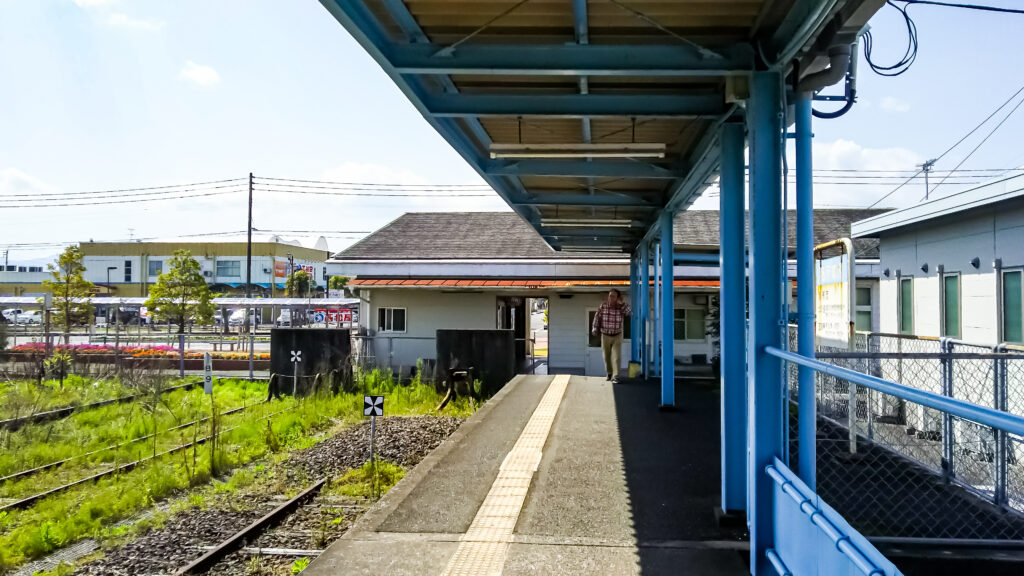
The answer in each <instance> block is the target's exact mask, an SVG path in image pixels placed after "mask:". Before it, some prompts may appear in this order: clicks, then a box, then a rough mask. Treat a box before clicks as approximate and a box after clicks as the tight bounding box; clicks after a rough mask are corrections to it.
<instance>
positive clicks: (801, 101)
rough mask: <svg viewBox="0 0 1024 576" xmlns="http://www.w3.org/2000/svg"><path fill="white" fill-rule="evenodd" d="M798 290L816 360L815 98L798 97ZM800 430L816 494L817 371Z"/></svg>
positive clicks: (804, 469) (808, 350) (809, 352)
mask: <svg viewBox="0 0 1024 576" xmlns="http://www.w3.org/2000/svg"><path fill="white" fill-rule="evenodd" d="M795 108H796V250H797V252H796V277H797V283H796V287H797V288H796V289H797V313H798V316H797V352H799V353H800V355H801V356H805V357H807V358H814V188H813V183H812V178H811V169H812V163H813V154H812V151H811V138H812V134H811V95H810V94H806V93H805V94H797V96H796V106H795ZM798 374H799V376H798V378H799V380H798V385H799V392H798V394H799V402H800V411H799V429H798V431H797V440H798V446H799V449H798V453H799V460H800V462H799V465H798V467H797V471H798V473H799V476H800V479H801V480H803V481H804V483H805V484H807V487H808V488H810V489H811V490H812V491H817V487H816V474H817V472H816V462H815V458H816V456H817V447H816V445H815V444H816V438H815V437H816V433H817V409H816V408H817V407H816V406H815V400H814V396H815V394H814V371H813V370H811V369H810V368H807V367H806V366H801V367H800V370H799V373H798Z"/></svg>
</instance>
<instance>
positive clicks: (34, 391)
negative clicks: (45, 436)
mask: <svg viewBox="0 0 1024 576" xmlns="http://www.w3.org/2000/svg"><path fill="white" fill-rule="evenodd" d="M127 394H130V392H128V391H127V390H126V389H125V387H124V386H123V385H121V383H120V382H118V381H116V380H106V379H100V380H96V379H91V378H86V377H83V376H74V375H72V376H68V377H67V378H65V379H64V385H63V386H61V385H60V381H58V380H44V381H43V383H42V384H37V383H36V382H35V381H34V380H31V381H30V380H15V381H12V380H2V381H0V420H6V419H8V418H21V417H24V416H28V415H30V414H33V413H36V412H45V411H47V410H53V409H56V408H63V407H65V406H80V405H82V404H89V403H91V402H99V401H100V400H108V399H110V398H118V397H121V396H125V395H127Z"/></svg>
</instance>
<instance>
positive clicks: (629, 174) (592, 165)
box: [485, 160, 686, 179]
mask: <svg viewBox="0 0 1024 576" xmlns="http://www.w3.org/2000/svg"><path fill="white" fill-rule="evenodd" d="M485 172H486V174H488V175H490V176H564V177H567V178H573V177H577V178H585V177H587V176H593V177H595V178H661V179H672V178H679V177H681V176H683V175H684V174H686V171H685V169H684V168H682V167H678V166H677V167H675V168H665V167H662V166H658V165H655V164H647V163H643V162H630V161H619V160H605V161H602V162H587V161H585V160H520V161H516V162H510V161H507V160H494V161H492V162H489V163H488V164H487V165H486V166H485Z"/></svg>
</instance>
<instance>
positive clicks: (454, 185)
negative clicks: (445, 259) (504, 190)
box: [253, 176, 491, 189]
mask: <svg viewBox="0 0 1024 576" xmlns="http://www.w3.org/2000/svg"><path fill="white" fill-rule="evenodd" d="M253 179H254V180H273V181H275V182H301V183H304V184H336V185H339V186H383V187H385V188H486V189H490V188H491V187H490V186H488V185H487V184H386V183H377V182H337V181H332V180H302V179H299V178H272V177H270V176H254V177H253Z"/></svg>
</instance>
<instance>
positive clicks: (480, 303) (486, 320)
mask: <svg viewBox="0 0 1024 576" xmlns="http://www.w3.org/2000/svg"><path fill="white" fill-rule="evenodd" d="M360 298H361V300H362V301H361V302H360V306H359V324H360V327H361V328H364V329H366V331H367V332H368V333H369V334H370V335H371V336H374V338H373V340H372V342H373V344H372V348H371V350H372V354H373V355H374V356H375V359H376V365H378V366H391V367H392V368H393V369H395V370H398V369H399V368H401V367H408V366H415V365H416V361H417V360H419V359H421V358H423V359H427V358H434V356H435V355H436V351H437V344H436V342H435V336H436V334H437V330H438V329H451V328H458V329H466V330H493V329H495V328H496V327H497V321H498V320H497V319H498V304H497V295H495V293H493V292H489V293H488V292H477V293H468V292H441V291H440V290H431V289H422V288H419V289H416V288H412V289H377V288H375V289H372V290H369V289H363V290H361V291H360ZM367 299H368V300H369V301H368V302H367V301H366V300H367ZM382 307H391V308H405V309H406V330H405V332H404V333H386V332H377V310H378V309H380V308H382Z"/></svg>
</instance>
